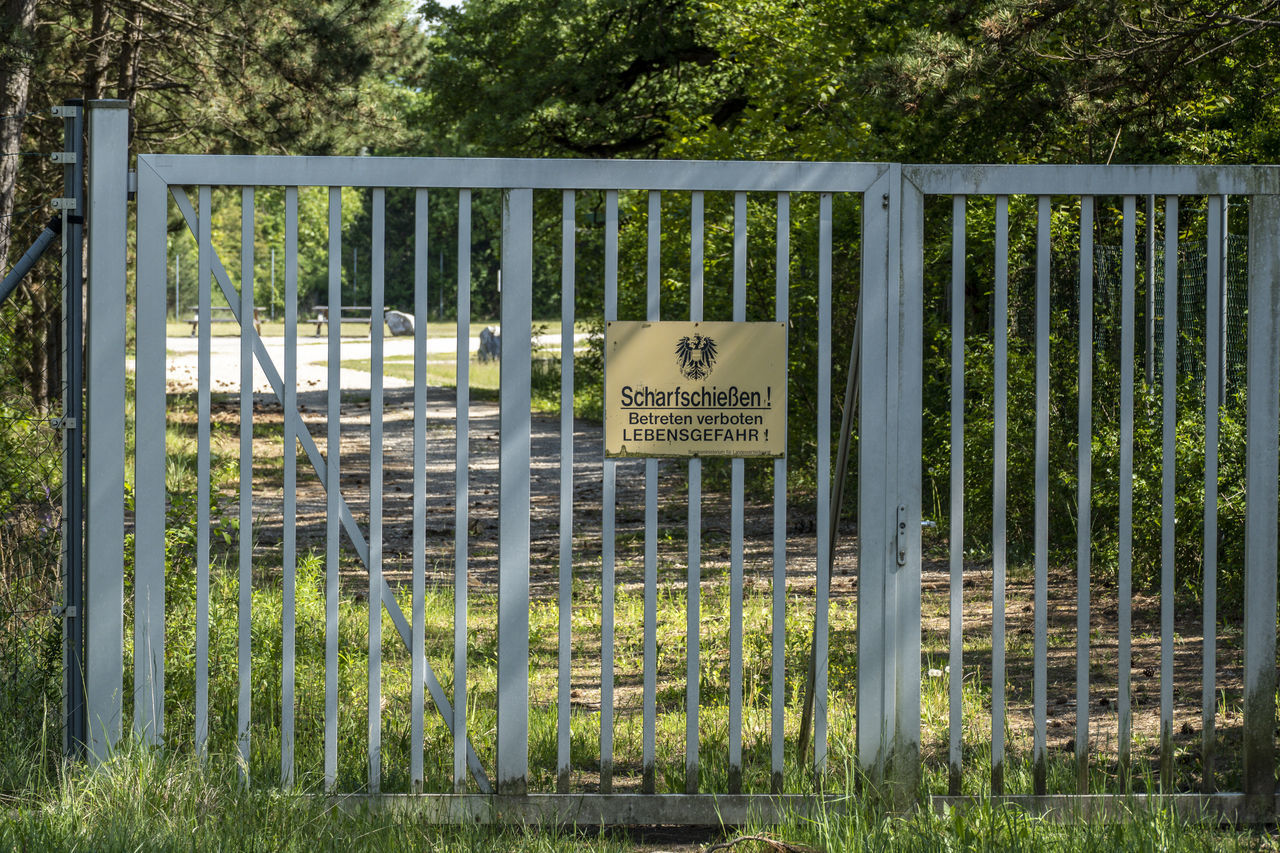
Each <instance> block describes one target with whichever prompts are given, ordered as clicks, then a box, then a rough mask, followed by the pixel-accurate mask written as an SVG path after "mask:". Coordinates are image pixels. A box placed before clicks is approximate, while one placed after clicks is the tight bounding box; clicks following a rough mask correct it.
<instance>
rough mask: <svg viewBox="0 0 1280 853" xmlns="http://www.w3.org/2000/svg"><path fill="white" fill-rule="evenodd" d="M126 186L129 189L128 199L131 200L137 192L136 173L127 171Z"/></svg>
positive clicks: (131, 170)
mask: <svg viewBox="0 0 1280 853" xmlns="http://www.w3.org/2000/svg"><path fill="white" fill-rule="evenodd" d="M127 185H128V187H129V198H130V199H132V198H133V195H134V193H136V192H137V191H138V173H137V172H135V171H134V170H133V169H130V170H129V178H128V184H127Z"/></svg>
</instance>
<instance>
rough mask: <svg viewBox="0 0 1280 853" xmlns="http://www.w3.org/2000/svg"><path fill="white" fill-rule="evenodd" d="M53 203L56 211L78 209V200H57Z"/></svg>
mask: <svg viewBox="0 0 1280 853" xmlns="http://www.w3.org/2000/svg"><path fill="white" fill-rule="evenodd" d="M52 203H53V209H54V210H75V209H76V200H75V199H74V198H55V199H54V200H53V202H52Z"/></svg>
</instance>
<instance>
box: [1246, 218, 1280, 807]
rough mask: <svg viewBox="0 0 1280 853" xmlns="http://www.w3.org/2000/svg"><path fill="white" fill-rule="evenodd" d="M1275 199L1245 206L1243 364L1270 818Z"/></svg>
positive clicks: (1258, 771)
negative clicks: (1245, 344)
mask: <svg viewBox="0 0 1280 853" xmlns="http://www.w3.org/2000/svg"><path fill="white" fill-rule="evenodd" d="M1277 234H1280V196H1274V195H1258V196H1254V197H1253V200H1252V204H1251V206H1250V209H1249V329H1248V343H1249V365H1248V377H1247V383H1248V384H1247V386H1246V387H1247V388H1248V398H1247V402H1246V405H1247V407H1248V412H1247V418H1248V421H1247V425H1246V435H1247V441H1248V448H1247V453H1248V468H1247V469H1246V481H1247V484H1246V490H1247V498H1246V510H1245V511H1246V513H1247V516H1246V519H1245V566H1244V570H1245V575H1244V584H1245V593H1244V792H1245V794H1246V795H1247V796H1248V797H1249V798H1250V800H1251V801H1253V802H1252V804H1253V805H1254V806H1255V807H1256V808H1258V809H1259V811H1261V812H1262V813H1263V814H1266V815H1271V814H1273V813H1274V808H1275V802H1274V794H1275V789H1276V762H1275V724H1276V665H1275V664H1276V557H1277V551H1278V549H1277V541H1276V534H1277V531H1276V515H1277V512H1278V511H1280V502H1278V501H1277V494H1276V481H1277V477H1278V476H1280V458H1278V457H1277V444H1276V435H1277V433H1280V418H1278V417H1277V414H1278V412H1277V407H1276V400H1277V399H1278V398H1280V247H1277V244H1276V235H1277Z"/></svg>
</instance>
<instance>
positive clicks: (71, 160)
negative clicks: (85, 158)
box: [49, 151, 76, 166]
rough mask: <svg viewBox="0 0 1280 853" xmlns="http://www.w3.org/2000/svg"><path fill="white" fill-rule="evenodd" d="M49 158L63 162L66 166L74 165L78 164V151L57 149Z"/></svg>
mask: <svg viewBox="0 0 1280 853" xmlns="http://www.w3.org/2000/svg"><path fill="white" fill-rule="evenodd" d="M49 159H50V160H52V161H53V162H55V163H61V164H62V165H64V166H74V165H75V164H76V152H74V151H55V152H53V153H52V154H50V155H49Z"/></svg>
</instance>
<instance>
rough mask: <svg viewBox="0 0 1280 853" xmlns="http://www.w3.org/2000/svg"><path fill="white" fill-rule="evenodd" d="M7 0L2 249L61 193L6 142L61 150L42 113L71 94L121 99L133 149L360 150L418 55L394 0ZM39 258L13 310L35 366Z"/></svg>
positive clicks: (387, 124) (47, 324) (386, 123)
mask: <svg viewBox="0 0 1280 853" xmlns="http://www.w3.org/2000/svg"><path fill="white" fill-rule="evenodd" d="M5 2H6V5H5V7H4V13H5V23H6V24H9V26H6V27H5V28H4V30H3V33H4V35H3V36H2V37H0V38H3V44H2V45H0V84H2V86H0V115H4V116H17V117H16V118H14V119H11V120H5V121H0V217H3V218H0V259H6V258H7V255H8V250H9V243H10V242H16V243H18V244H20V245H22V246H24V247H25V245H26V244H27V243H28V242H30V240H31V239H32V238H34V236H35V233H36V232H38V230H39V225H38V223H37V222H36V221H25V220H22V219H20V218H18V217H13V216H11V214H12V212H13V211H14V210H18V211H24V210H27V209H29V208H39V207H42V206H44V205H45V204H47V202H48V199H49V198H51V197H53V196H54V195H56V194H60V193H59V192H58V191H59V189H60V187H59V184H58V180H59V178H60V175H59V172H58V171H55V170H54V169H53V168H50V167H49V166H48V164H47V161H43V162H42V161H39V160H35V159H33V158H29V157H23V156H16V154H17V152H18V150H19V149H21V151H22V152H49V151H54V150H59V149H60V147H61V122H57V121H54V120H52V119H49V118H48V117H47V116H48V110H49V107H50V106H52V105H54V104H57V103H60V102H61V101H62V100H63V99H65V98H72V97H81V98H84V99H86V100H91V99H97V98H104V97H115V98H121V99H124V100H127V101H128V102H129V104H130V107H131V109H132V117H133V127H132V139H131V147H132V148H133V150H136V151H147V150H164V151H168V152H176V153H181V152H184V151H198V152H201V153H210V152H227V153H295V154H328V153H356V152H358V151H359V150H360V149H361V147H363V146H365V145H367V144H369V143H370V141H371V140H372V139H374V138H377V139H383V140H385V139H389V138H394V137H395V135H396V134H397V133H398V129H399V127H400V126H401V125H400V123H399V119H398V114H397V110H398V107H399V103H400V102H399V100H398V99H399V97H400V89H398V88H397V87H396V85H395V80H396V78H397V77H398V75H399V74H401V73H403V72H405V71H411V70H412V68H413V66H414V65H415V64H416V63H417V62H419V61H421V59H422V55H423V54H422V50H423V44H424V41H423V36H422V34H421V32H420V30H419V29H418V28H417V26H416V24H415V21H414V20H413V16H412V15H411V13H410V11H409V9H408V7H407V6H406V5H405V4H404V3H403V2H402V0H351V2H339V0H315V2H305V0H285V2H283V3H278V4H266V5H264V4H258V3H251V2H247V0H212V2H208V3H195V2H191V0H159V2H154V0H93V2H91V3H89V4H81V3H76V2H71V0H53V2H49V3H44V4H38V5H37V4H35V3H33V2H31V0H5ZM32 81H38V84H37V83H33V82H32ZM28 116H30V118H28ZM11 224H12V225H17V226H18V227H17V228H16V229H11V227H10V226H11ZM172 227H175V228H176V227H178V224H177V223H176V222H174V223H173V226H172ZM49 263H50V262H48V261H46V262H45V263H44V264H43V265H42V267H40V268H37V269H36V270H35V271H34V272H33V274H32V275H31V276H30V277H29V278H28V280H27V283H26V284H25V285H24V291H23V293H22V294H21V297H20V299H19V300H18V304H19V306H20V310H21V311H22V312H23V315H24V316H23V319H22V320H20V321H15V322H14V323H13V324H12V334H14V335H15V336H17V337H19V338H21V339H22V341H21V343H22V346H21V347H20V349H23V350H24V351H27V352H29V353H31V359H32V362H33V364H32V367H31V369H30V370H29V372H30V373H32V374H33V375H34V374H38V373H41V372H43V370H42V369H41V368H40V366H39V365H40V363H41V358H42V356H43V354H44V353H47V352H49V351H50V347H49V346H48V341H49V340H52V339H53V336H54V335H56V334H57V320H56V316H54V315H55V314H56V312H55V311H54V310H53V309H54V308H55V307H56V304H57V298H56V292H57V287H56V284H55V283H54V282H53V281H52V280H51V276H50V275H49V274H48V269H49V268H50V267H49ZM6 266H7V263H6ZM31 391H32V393H33V395H34V396H35V397H36V398H37V399H38V400H40V401H42V402H47V399H46V398H47V392H46V391H41V390H39V389H37V388H36V387H35V386H34V385H32V387H31Z"/></svg>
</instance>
